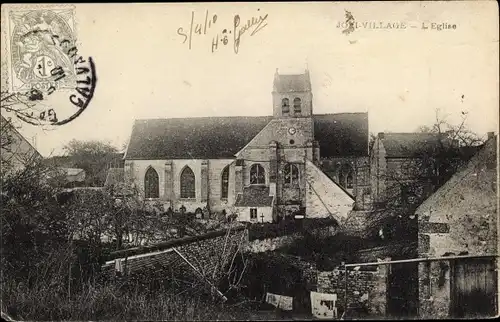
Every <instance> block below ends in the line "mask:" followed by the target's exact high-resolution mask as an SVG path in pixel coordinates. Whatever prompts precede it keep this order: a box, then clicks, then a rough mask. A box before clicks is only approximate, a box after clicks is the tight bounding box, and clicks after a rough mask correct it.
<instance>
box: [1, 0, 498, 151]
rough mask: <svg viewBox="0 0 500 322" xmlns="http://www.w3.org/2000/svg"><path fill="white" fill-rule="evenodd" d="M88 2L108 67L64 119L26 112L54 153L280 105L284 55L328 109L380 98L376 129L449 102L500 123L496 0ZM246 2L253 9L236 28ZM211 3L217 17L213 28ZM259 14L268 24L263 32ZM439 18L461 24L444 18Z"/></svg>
mask: <svg viewBox="0 0 500 322" xmlns="http://www.w3.org/2000/svg"><path fill="white" fill-rule="evenodd" d="M12 8H13V9H12ZM74 8H75V15H76V17H75V28H76V37H77V39H78V42H77V44H78V49H79V53H81V54H83V55H85V56H91V57H92V58H93V60H94V62H95V66H96V74H97V78H98V81H97V84H96V89H95V93H94V97H93V98H92V100H91V102H90V103H89V105H88V107H87V109H86V110H85V111H84V112H83V113H82V114H81V115H80V116H79V117H77V118H76V119H75V120H73V121H72V122H70V123H68V124H65V125H61V126H57V127H54V128H52V129H50V130H47V129H42V128H40V127H37V126H31V125H28V124H23V126H22V128H21V129H20V131H21V133H22V134H23V135H25V136H26V137H27V138H33V137H36V147H37V149H38V150H39V151H40V152H41V153H42V155H44V156H49V155H60V154H62V153H63V147H64V145H65V144H66V143H67V142H69V141H70V140H71V139H77V140H102V141H107V142H110V143H111V144H113V145H115V146H117V147H119V148H122V147H123V146H124V145H125V144H126V143H127V141H128V138H129V136H130V133H131V129H132V125H133V122H134V120H135V119H144V118H171V117H201V116H243V115H250V116H251V115H271V114H272V96H271V92H272V82H273V76H274V73H275V70H276V69H277V68H278V69H279V72H280V73H296V72H298V73H301V72H303V71H304V69H305V68H306V67H307V68H308V69H309V71H310V75H311V83H312V88H313V97H314V98H313V111H314V113H316V114H323V113H344V112H368V115H369V128H370V132H371V133H378V132H411V131H414V130H416V128H417V127H418V126H420V125H431V124H432V123H433V122H434V120H435V115H436V110H439V113H440V115H441V116H443V117H446V119H447V120H448V121H450V122H452V123H457V122H460V120H461V116H462V115H464V114H466V115H467V125H468V127H469V128H470V129H472V130H473V131H475V132H478V133H479V134H481V135H485V134H486V132H488V131H495V132H497V133H498V119H499V116H498V110H499V78H498V70H499V66H498V64H499V63H498V56H499V49H498V48H499V47H498V44H499V43H498V16H497V12H498V10H497V7H496V2H489V1H488V2H467V1H463V2H449V3H420V2H393V1H391V2H388V3H382V2H374V3H367V2H360V3H355V2H353V3H325V2H322V3H253V4H246V3H237V4H233V3H206V4H205V3H196V4H180V3H179V4H75V5H74ZM8 10H16V7H7V6H5V5H4V6H2V14H5V13H6V12H7V11H8ZM346 10H347V11H349V12H350V13H351V14H352V16H353V18H354V19H355V21H356V22H357V23H358V26H359V28H356V29H355V30H354V31H353V32H351V33H349V34H345V33H343V32H342V31H343V30H344V28H343V27H342V26H341V28H338V26H337V25H338V23H339V22H340V23H342V22H345V21H346V16H345V13H346ZM214 15H217V18H216V19H214V18H213V17H214ZM235 15H239V17H240V25H239V26H238V27H237V28H236V31H235V29H234V26H233V25H234V19H235ZM266 15H267V17H266V18H265V19H264V18H259V17H265V16H266ZM205 17H208V18H207V21H209V20H210V19H209V18H210V17H211V18H212V23H211V24H208V23H207V30H206V32H205V33H204V32H203V31H204V30H203V27H204V26H205ZM252 17H255V19H254V23H255V24H254V25H253V26H251V27H250V28H249V29H248V30H247V31H246V32H244V33H243V34H242V35H241V37H240V42H239V50H238V53H235V50H234V37H233V36H234V34H235V32H236V34H238V31H239V30H241V27H242V26H243V25H244V24H246V23H247V21H248V19H250V20H251V19H252ZM192 18H193V30H196V25H197V24H201V26H202V34H201V35H199V34H197V33H195V32H193V34H192V37H191V41H189V40H186V42H184V40H185V39H186V38H188V39H189V37H185V36H182V35H180V34H186V36H189V30H190V25H191V19H192ZM259 19H260V20H263V22H262V24H261V27H262V26H263V25H265V26H264V27H263V28H261V29H260V30H259V31H258V32H256V33H255V34H254V35H251V33H252V30H253V29H255V28H256V27H257V24H258V21H259ZM213 21H215V22H213ZM432 23H436V24H443V23H444V24H448V25H450V26H453V25H455V29H445V30H436V29H432V27H431V26H432V25H431V24H432ZM374 24H376V25H377V26H380V24H381V25H382V26H385V27H386V28H385V29H381V28H379V29H374V28H373V25H374ZM387 24H390V25H391V26H392V27H393V28H391V29H387ZM422 24H424V26H427V27H428V28H427V29H422ZM402 25H405V26H406V28H404V29H402V27H401V26H402ZM208 26H209V27H208ZM370 26H372V27H370ZM396 26H399V27H400V28H395V27H396ZM411 26H414V28H412V27H411ZM179 28H182V30H181V31H180V32H179ZM2 29H3V28H2ZM224 29H226V34H228V33H229V31H231V34H229V35H228V36H229V37H228V42H227V45H224V44H223V42H221V37H222V35H223V34H222V32H223V30H224ZM217 35H218V36H219V42H218V46H217V48H216V49H215V52H212V42H213V39H214V37H216V36H217ZM8 39H9V38H8V36H7V40H5V37H2V42H4V41H8ZM189 42H191V49H190V48H189ZM2 47H4V46H2ZM4 50H5V48H4ZM2 56H3V55H2ZM2 77H4V73H2Z"/></svg>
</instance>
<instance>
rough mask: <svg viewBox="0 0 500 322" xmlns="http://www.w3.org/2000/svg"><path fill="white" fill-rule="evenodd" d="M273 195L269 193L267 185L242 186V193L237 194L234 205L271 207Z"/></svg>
mask: <svg viewBox="0 0 500 322" xmlns="http://www.w3.org/2000/svg"><path fill="white" fill-rule="evenodd" d="M273 198H274V197H273V196H270V195H269V187H262V186H249V187H245V188H243V194H240V195H238V197H237V198H236V202H235V204H234V206H235V207H271V206H272V204H273Z"/></svg>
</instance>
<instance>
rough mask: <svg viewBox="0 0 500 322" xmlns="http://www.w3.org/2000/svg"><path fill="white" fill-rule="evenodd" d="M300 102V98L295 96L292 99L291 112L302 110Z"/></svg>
mask: <svg viewBox="0 0 500 322" xmlns="http://www.w3.org/2000/svg"><path fill="white" fill-rule="evenodd" d="M301 104H302V102H301V100H300V98H298V97H296V98H295V99H294V100H293V112H294V113H300V112H301V111H302V106H301Z"/></svg>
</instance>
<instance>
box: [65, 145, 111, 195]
mask: <svg viewBox="0 0 500 322" xmlns="http://www.w3.org/2000/svg"><path fill="white" fill-rule="evenodd" d="M64 150H65V151H66V153H67V154H68V156H69V157H70V158H71V160H72V162H73V164H74V166H75V167H77V168H81V169H83V170H85V184H86V186H90V187H102V186H103V185H104V182H105V181H106V176H107V174H108V169H109V168H110V166H111V165H112V164H115V163H117V162H118V160H119V159H121V155H120V154H119V153H118V150H117V149H116V148H115V147H114V146H112V145H111V144H109V143H105V142H101V141H78V140H74V139H73V140H71V141H70V142H69V143H68V144H67V145H66V146H65V147H64Z"/></svg>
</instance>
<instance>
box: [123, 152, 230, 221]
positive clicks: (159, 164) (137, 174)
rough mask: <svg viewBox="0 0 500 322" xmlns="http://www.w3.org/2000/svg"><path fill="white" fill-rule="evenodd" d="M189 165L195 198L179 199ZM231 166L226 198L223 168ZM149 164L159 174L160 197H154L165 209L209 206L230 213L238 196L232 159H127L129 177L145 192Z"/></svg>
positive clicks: (191, 208) (191, 210)
mask: <svg viewBox="0 0 500 322" xmlns="http://www.w3.org/2000/svg"><path fill="white" fill-rule="evenodd" d="M186 166H189V167H190V168H191V170H193V172H194V175H195V193H196V194H195V196H196V197H195V198H193V199H181V198H180V175H181V171H182V170H183V169H184V168H185V167H186ZM226 166H229V189H228V198H227V200H222V199H221V189H222V188H221V187H222V186H221V183H222V171H223V170H224V168H225V167H226ZM149 167H152V168H153V169H154V170H155V171H156V173H157V174H158V179H159V188H160V189H159V192H160V194H159V198H158V199H156V200H154V201H158V202H160V203H162V204H163V205H164V208H165V210H166V209H168V207H170V206H172V207H173V209H174V211H178V210H179V208H180V207H181V206H184V207H186V211H188V212H194V211H195V210H196V209H197V208H201V209H203V208H204V207H206V206H207V205H209V206H210V208H211V210H213V211H222V210H223V209H225V210H226V212H227V213H229V212H230V211H231V209H232V205H233V204H234V200H235V198H236V192H235V184H234V182H235V180H234V179H233V178H234V176H235V167H234V160H233V159H220V160H126V161H125V169H127V171H125V173H126V180H127V181H129V180H130V181H133V182H134V183H135V184H136V185H137V187H138V190H139V191H140V192H141V193H144V175H145V174H146V171H147V169H148V168H149Z"/></svg>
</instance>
